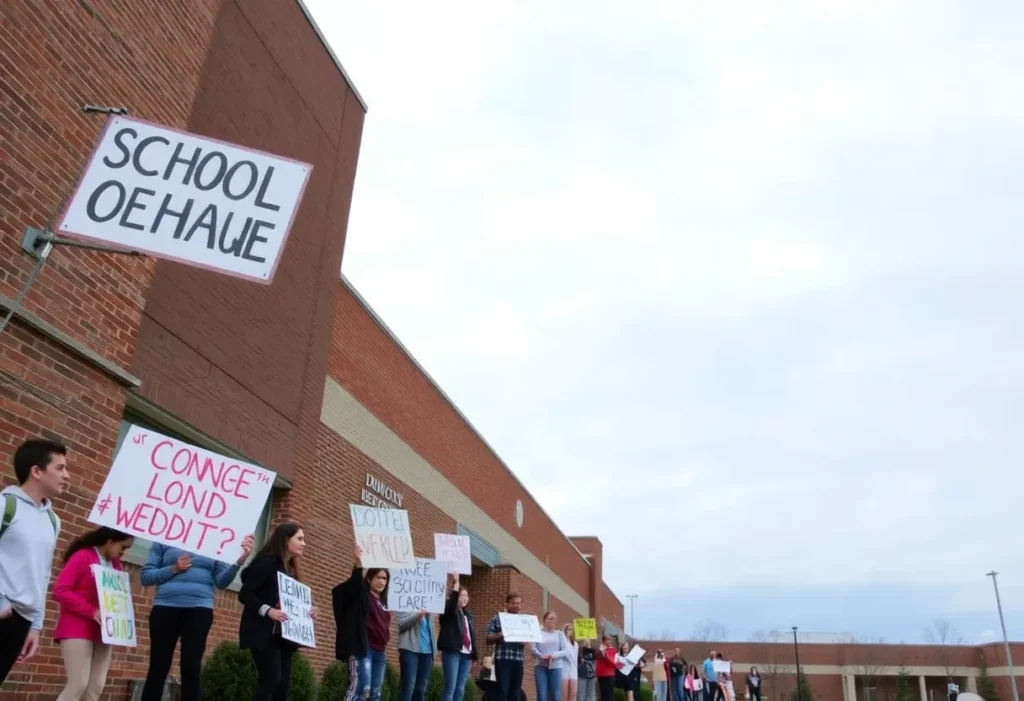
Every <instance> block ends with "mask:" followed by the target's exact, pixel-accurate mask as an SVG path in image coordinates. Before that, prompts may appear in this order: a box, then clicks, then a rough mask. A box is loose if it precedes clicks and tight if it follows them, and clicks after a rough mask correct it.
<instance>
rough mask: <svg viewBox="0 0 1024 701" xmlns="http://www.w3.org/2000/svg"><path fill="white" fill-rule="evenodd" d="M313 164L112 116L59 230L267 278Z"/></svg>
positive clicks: (262, 279) (259, 279) (247, 276)
mask: <svg viewBox="0 0 1024 701" xmlns="http://www.w3.org/2000/svg"><path fill="white" fill-rule="evenodd" d="M312 170H313V166H311V165H310V164H308V163H300V162H299V161H294V160H291V159H289V158H283V157H281V156H275V155H272V154H269V153H264V152H263V151H254V150H253V149H249V148H245V147H244V146H238V145H235V144H229V143H225V142H223V141H218V140H216V139H210V138H207V137H204V136H198V135H196V134H189V133H187V132H183V131H178V130H177V129H171V128H169V127H165V126H160V125H158V124H152V123H150V122H145V121H142V120H140V119H136V118H134V117H126V116H120V115H119V116H112V117H111V118H110V120H109V121H108V122H107V126H106V128H105V129H104V131H103V133H102V134H101V135H100V138H99V141H98V142H97V144H96V148H95V150H94V151H93V153H92V156H91V157H90V159H89V162H88V164H87V165H86V167H85V169H84V171H83V172H82V176H81V178H80V179H79V181H78V184H77V187H76V188H75V191H74V195H72V197H71V198H70V200H69V202H68V205H67V208H66V209H65V210H64V212H63V214H62V216H61V218H60V221H59V223H58V225H57V233H59V234H66V235H68V236H73V237H76V238H83V239H89V240H92V241H102V242H103V243H107V244H111V245H113V246H115V247H123V248H125V249H130V250H135V251H142V252H144V253H148V254H150V255H153V256H157V257H159V258H166V259H168V260H174V261H178V262H179V263H185V264H186V265H193V266H196V267H200V268H206V269H208V270H213V271H215V272H219V273H225V274H227V275H234V276H236V277H240V278H245V279H248V280H253V281H256V282H262V283H269V282H270V281H271V280H272V279H273V277H274V272H275V270H276V269H277V263H278V261H279V260H280V258H281V251H282V250H283V249H284V243H285V240H286V239H287V238H288V232H289V230H290V229H291V226H292V221H293V220H294V218H295V214H296V212H298V209H299V202H300V201H301V200H302V194H303V192H304V191H305V189H306V183H307V182H308V181H309V174H310V172H312Z"/></svg>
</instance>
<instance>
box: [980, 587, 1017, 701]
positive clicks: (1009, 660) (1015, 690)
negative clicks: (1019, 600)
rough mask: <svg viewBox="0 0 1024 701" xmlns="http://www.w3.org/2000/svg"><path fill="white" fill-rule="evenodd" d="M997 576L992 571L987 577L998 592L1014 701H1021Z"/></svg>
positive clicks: (997, 604)
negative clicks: (1014, 674)
mask: <svg viewBox="0 0 1024 701" xmlns="http://www.w3.org/2000/svg"><path fill="white" fill-rule="evenodd" d="M997 574H999V573H998V572H996V571H995V570H992V571H991V572H989V573H988V574H987V575H986V576H987V577H991V578H992V588H993V589H995V590H996V608H997V609H999V625H1000V626H1002V627H1003V645H1005V646H1006V666H1007V668H1008V669H1009V671H1010V687H1011V688H1012V689H1013V701H1020V696H1018V695H1017V680H1016V678H1014V676H1013V658H1012V657H1010V639H1009V638H1007V637H1006V621H1004V620H1003V603H1002V602H1001V601H1000V600H999V585H998V584H997V583H996V575H997Z"/></svg>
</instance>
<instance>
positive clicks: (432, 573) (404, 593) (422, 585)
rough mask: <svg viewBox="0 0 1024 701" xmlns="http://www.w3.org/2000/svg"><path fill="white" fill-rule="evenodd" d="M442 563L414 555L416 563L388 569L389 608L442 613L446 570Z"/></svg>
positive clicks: (445, 587)
mask: <svg viewBox="0 0 1024 701" xmlns="http://www.w3.org/2000/svg"><path fill="white" fill-rule="evenodd" d="M445 564H446V563H444V562H440V561H438V560H427V559H424V558H421V557H417V558H416V566H415V567H412V568H409V569H403V570H391V581H390V582H388V600H387V607H388V610H389V611H403V612H408V613H412V612H416V611H428V612H430V613H444V604H445V593H446V592H447V588H448V586H447V585H448V572H447V571H446V570H447V568H446V567H445Z"/></svg>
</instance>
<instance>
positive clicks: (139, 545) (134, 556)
mask: <svg viewBox="0 0 1024 701" xmlns="http://www.w3.org/2000/svg"><path fill="white" fill-rule="evenodd" d="M133 424H134V425H136V426H142V427H143V428H148V429H150V430H152V431H156V432H158V433H162V434H164V435H165V436H171V437H172V438H177V439H178V440H181V441H185V442H186V443H192V444H194V445H199V446H200V447H207V448H209V449H212V447H210V446H203V445H202V443H201V442H200V443H197V442H196V441H195V440H194V439H189V438H186V437H184V436H181V435H178V434H177V433H175V432H174V431H170V430H168V429H166V428H164V427H162V426H158V425H156V424H155V423H153V422H152V421H147V420H146V419H145V418H143V417H141V416H139V415H137V414H134V413H132V414H127V415H126V416H125V417H124V418H123V419H122V420H121V425H120V426H118V429H117V446H116V447H115V449H114V454H115V455H116V454H117V451H119V450H120V449H121V443H122V442H123V441H124V439H125V436H127V435H128V430H129V429H130V428H131V427H132V425H133ZM273 503H274V492H273V491H271V493H270V498H269V499H267V503H266V505H264V507H263V512H262V513H261V514H260V520H259V522H258V523H257V524H256V532H255V533H253V535H254V536H255V537H256V550H259V549H260V547H261V546H262V545H263V544H264V543H265V542H266V540H267V536H268V535H269V534H268V532H267V531H268V528H269V525H270V511H271V509H272V508H273ZM152 546H153V541H150V540H145V539H143V538H136V539H135V542H134V543H133V544H132V547H131V548H130V549H129V550H128V552H127V553H125V556H124V560H125V561H126V562H131V563H133V564H136V565H142V564H143V563H145V562H146V558H147V557H149V550H150V548H151V547H152ZM234 584H235V586H240V585H241V583H240V581H239V579H238V577H236V578H235V582H234Z"/></svg>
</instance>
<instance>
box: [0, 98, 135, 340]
mask: <svg viewBox="0 0 1024 701" xmlns="http://www.w3.org/2000/svg"><path fill="white" fill-rule="evenodd" d="M82 111H83V112H85V113H87V114H107V115H110V114H128V109H127V108H126V107H108V106H104V105H82ZM82 168H84V166H82ZM82 168H79V171H78V173H77V174H76V175H75V177H74V179H72V181H71V185H69V186H68V188H67V189H66V190H65V191H64V196H63V197H61V198H60V202H59V203H57V206H56V207H54V209H53V212H51V213H50V218H49V220H48V221H47V222H46V226H45V227H43V228H42V229H36V228H34V227H29V228H27V229H25V233H24V234H23V235H22V237H21V249H22V250H23V251H25V252H26V253H28V254H29V255H30V256H32V257H33V258H35V259H36V264H35V265H34V266H33V267H32V272H30V273H29V274H28V279H26V280H25V284H24V285H23V286H22V288H21V291H20V292H19V293H18V296H17V297H15V299H14V304H12V305H11V307H10V309H8V310H7V314H6V315H4V318H3V321H0V334H2V333H3V332H4V331H6V330H7V327H8V326H9V325H10V323H11V319H13V318H14V315H15V314H17V313H18V310H19V309H21V305H22V303H23V302H24V301H25V297H27V296H28V291H29V289H31V287H32V284H33V283H34V282H35V281H36V278H37V277H39V273H41V272H42V271H43V266H44V265H46V261H47V260H49V258H50V253H52V252H53V247H54V246H71V247H74V248H84V249H86V250H90V251H102V252H104V253H120V254H124V255H130V256H141V255H145V254H144V253H140V252H139V251H130V250H125V249H123V248H111V247H109V246H98V245H95V244H90V243H86V242H84V241H76V240H74V239H66V238H63V237H60V236H57V235H56V234H54V233H53V232H52V231H50V227H52V226H53V223H54V221H55V220H56V218H57V214H58V213H59V212H60V211H62V210H63V209H64V203H65V202H67V200H68V197H70V196H71V190H72V188H73V187H74V183H76V182H78V178H79V177H80V176H81V174H82Z"/></svg>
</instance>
